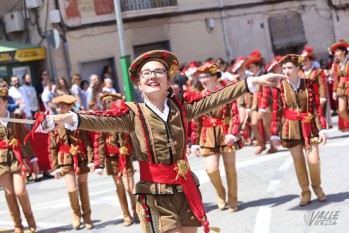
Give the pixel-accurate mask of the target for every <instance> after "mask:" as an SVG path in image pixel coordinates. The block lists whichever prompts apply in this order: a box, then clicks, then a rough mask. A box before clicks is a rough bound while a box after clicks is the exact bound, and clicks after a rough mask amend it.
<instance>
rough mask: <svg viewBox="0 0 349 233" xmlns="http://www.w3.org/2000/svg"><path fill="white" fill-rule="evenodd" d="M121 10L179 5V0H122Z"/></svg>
mask: <svg viewBox="0 0 349 233" xmlns="http://www.w3.org/2000/svg"><path fill="white" fill-rule="evenodd" d="M120 4H121V11H122V12H125V11H138V10H146V9H153V8H160V7H170V6H177V0H121V1H120Z"/></svg>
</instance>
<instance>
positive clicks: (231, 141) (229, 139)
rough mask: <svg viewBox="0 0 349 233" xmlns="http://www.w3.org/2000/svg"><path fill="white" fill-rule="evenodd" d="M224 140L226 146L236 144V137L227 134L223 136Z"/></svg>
mask: <svg viewBox="0 0 349 233" xmlns="http://www.w3.org/2000/svg"><path fill="white" fill-rule="evenodd" d="M224 138H225V144H227V146H231V145H233V144H234V142H236V137H235V136H234V135H232V134H227V135H225V136H224Z"/></svg>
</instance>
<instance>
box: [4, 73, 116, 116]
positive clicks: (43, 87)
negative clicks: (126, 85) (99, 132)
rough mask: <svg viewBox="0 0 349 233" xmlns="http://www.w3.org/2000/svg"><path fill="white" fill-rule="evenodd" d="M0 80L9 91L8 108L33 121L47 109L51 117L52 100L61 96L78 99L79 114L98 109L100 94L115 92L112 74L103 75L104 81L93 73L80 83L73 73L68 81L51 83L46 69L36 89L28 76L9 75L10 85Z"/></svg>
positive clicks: (59, 78) (60, 78)
mask: <svg viewBox="0 0 349 233" xmlns="http://www.w3.org/2000/svg"><path fill="white" fill-rule="evenodd" d="M0 81H1V83H2V84H1V85H2V86H7V87H8V89H9V98H10V102H9V105H8V108H7V109H8V110H9V111H10V112H14V113H16V114H18V115H23V116H25V117H26V118H27V119H33V117H34V115H35V113H36V112H38V111H46V110H49V111H50V112H51V114H55V113H56V106H55V104H53V103H52V99H53V98H55V97H57V96H60V95H73V96H74V97H75V98H76V99H77V101H76V104H75V106H74V110H76V111H79V110H100V109H101V103H100V101H99V96H100V94H101V93H104V92H110V93H116V90H115V88H113V84H114V83H113V78H112V75H111V72H110V73H104V75H103V78H101V77H99V76H98V75H96V74H92V75H90V77H89V79H88V80H82V77H81V76H80V75H79V74H74V75H72V77H71V78H69V80H68V79H66V78H65V77H62V76H59V77H58V78H57V79H56V80H54V79H52V78H51V77H50V76H49V73H48V71H47V70H43V71H42V72H41V76H40V85H36V87H34V85H33V82H32V81H33V80H32V77H31V75H30V74H29V73H26V74H24V75H23V76H22V77H17V76H12V77H11V78H10V80H9V82H7V81H6V80H0ZM69 83H70V84H69Z"/></svg>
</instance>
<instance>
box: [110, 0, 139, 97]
mask: <svg viewBox="0 0 349 233" xmlns="http://www.w3.org/2000/svg"><path fill="white" fill-rule="evenodd" d="M114 8H115V18H116V24H117V28H118V36H119V43H120V52H121V56H120V62H121V71H122V76H123V80H124V91H125V96H126V101H133V100H135V92H134V88H133V84H132V82H131V81H130V79H129V76H128V67H130V64H131V58H130V55H126V51H125V43H124V37H125V36H124V27H123V23H122V16H121V9H120V0H114Z"/></svg>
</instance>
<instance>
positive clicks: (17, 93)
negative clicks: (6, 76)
mask: <svg viewBox="0 0 349 233" xmlns="http://www.w3.org/2000/svg"><path fill="white" fill-rule="evenodd" d="M19 87H20V85H19V78H18V77H17V76H12V77H11V87H10V89H9V91H8V93H9V96H11V97H12V98H13V100H14V101H15V102H17V101H19V102H22V103H24V107H23V108H17V109H16V110H15V111H14V112H15V113H18V114H22V112H23V113H24V114H25V117H26V118H31V117H32V113H31V111H30V108H29V103H28V98H27V96H26V94H25V93H24V92H21V90H20V89H19Z"/></svg>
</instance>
